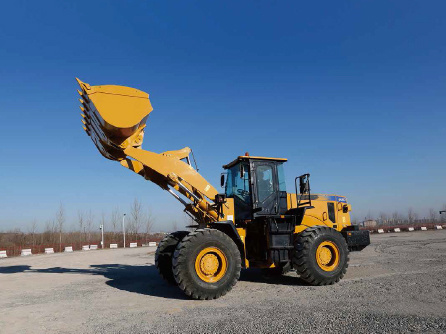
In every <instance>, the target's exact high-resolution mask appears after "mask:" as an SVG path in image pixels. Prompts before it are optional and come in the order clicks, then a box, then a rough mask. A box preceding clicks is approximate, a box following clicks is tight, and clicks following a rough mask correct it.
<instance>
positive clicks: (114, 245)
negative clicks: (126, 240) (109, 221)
mask: <svg viewBox="0 0 446 334" xmlns="http://www.w3.org/2000/svg"><path fill="white" fill-rule="evenodd" d="M110 248H118V244H110Z"/></svg>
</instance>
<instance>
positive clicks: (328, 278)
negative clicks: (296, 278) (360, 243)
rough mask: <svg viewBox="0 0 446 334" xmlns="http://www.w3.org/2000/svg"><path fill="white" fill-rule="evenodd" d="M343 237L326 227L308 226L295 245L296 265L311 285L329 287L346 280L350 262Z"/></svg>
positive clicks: (294, 260) (297, 237)
mask: <svg viewBox="0 0 446 334" xmlns="http://www.w3.org/2000/svg"><path fill="white" fill-rule="evenodd" d="M348 255H349V252H348V247H347V243H346V242H345V239H344V237H343V236H342V235H341V233H339V232H338V231H336V230H334V229H332V228H329V227H325V226H315V227H309V228H307V229H306V230H304V231H303V232H301V233H299V234H298V235H297V236H296V238H295V242H294V254H293V266H294V268H295V269H296V271H297V273H298V274H299V275H300V278H301V279H303V280H304V281H305V282H307V283H309V284H311V285H330V284H334V283H337V282H339V280H341V278H342V277H344V275H345V273H346V271H347V267H348V261H349V256H348Z"/></svg>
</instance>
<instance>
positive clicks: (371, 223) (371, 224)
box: [362, 219, 378, 227]
mask: <svg viewBox="0 0 446 334" xmlns="http://www.w3.org/2000/svg"><path fill="white" fill-rule="evenodd" d="M377 225H378V223H377V222H376V220H373V219H368V220H365V221H364V222H363V223H362V226H364V227H375V226H377Z"/></svg>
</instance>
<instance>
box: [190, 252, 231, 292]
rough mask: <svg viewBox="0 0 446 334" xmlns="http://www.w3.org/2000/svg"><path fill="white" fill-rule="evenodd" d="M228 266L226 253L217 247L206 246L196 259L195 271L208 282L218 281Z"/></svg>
mask: <svg viewBox="0 0 446 334" xmlns="http://www.w3.org/2000/svg"><path fill="white" fill-rule="evenodd" d="M227 268H228V260H227V258H226V255H225V254H224V253H223V252H222V251H221V250H220V249H219V248H217V247H206V248H204V249H203V250H202V251H201V252H200V253H199V254H198V256H197V257H196V259H195V272H196V274H197V275H198V277H199V278H200V279H201V280H202V281H204V282H206V283H215V282H218V281H219V280H220V279H221V278H222V277H223V276H224V275H225V273H226V270H227Z"/></svg>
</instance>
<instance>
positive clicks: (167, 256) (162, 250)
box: [155, 231, 189, 284]
mask: <svg viewBox="0 0 446 334" xmlns="http://www.w3.org/2000/svg"><path fill="white" fill-rule="evenodd" d="M188 234H189V232H188V231H177V232H173V233H171V234H168V235H166V236H165V237H164V239H163V240H161V242H160V243H159V245H158V248H157V249H156V253H155V266H156V268H157V269H158V272H159V274H160V276H161V277H162V278H163V279H165V280H166V281H167V282H169V283H170V284H176V282H175V277H174V276H173V272H172V256H173V252H175V249H176V248H177V245H178V244H179V243H180V241H181V240H183V238H184V237H185V236H186V235H188Z"/></svg>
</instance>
